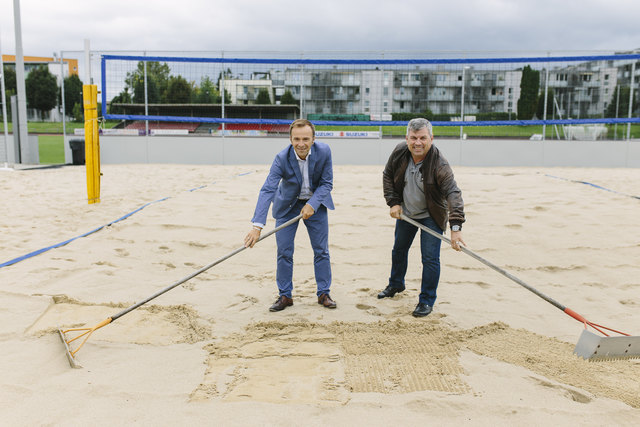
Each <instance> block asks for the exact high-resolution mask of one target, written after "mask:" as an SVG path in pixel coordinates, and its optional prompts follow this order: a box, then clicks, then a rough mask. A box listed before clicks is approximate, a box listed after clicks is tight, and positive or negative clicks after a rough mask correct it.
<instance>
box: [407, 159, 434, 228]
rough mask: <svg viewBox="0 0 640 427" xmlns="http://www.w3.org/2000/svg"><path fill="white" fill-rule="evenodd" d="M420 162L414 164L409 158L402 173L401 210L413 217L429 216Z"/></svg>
mask: <svg viewBox="0 0 640 427" xmlns="http://www.w3.org/2000/svg"><path fill="white" fill-rule="evenodd" d="M421 166H422V162H420V163H418V164H415V163H414V162H413V160H409V164H408V165H407V170H406V171H405V173H404V189H403V190H402V212H403V213H404V214H405V215H406V216H408V217H409V218H413V219H422V218H426V217H428V216H429V211H428V210H427V201H426V199H425V198H424V181H423V178H422V172H421V171H420V167H421Z"/></svg>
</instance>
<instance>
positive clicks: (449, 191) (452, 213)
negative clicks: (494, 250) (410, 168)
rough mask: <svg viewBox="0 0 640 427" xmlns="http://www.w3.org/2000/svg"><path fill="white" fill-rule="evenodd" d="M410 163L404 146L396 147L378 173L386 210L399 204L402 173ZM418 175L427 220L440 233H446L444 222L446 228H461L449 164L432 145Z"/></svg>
mask: <svg viewBox="0 0 640 427" xmlns="http://www.w3.org/2000/svg"><path fill="white" fill-rule="evenodd" d="M410 161H413V160H412V159H411V152H409V147H407V143H406V142H402V143H400V144H398V145H397V146H396V148H394V150H393V152H392V153H391V155H390V156H389V160H388V161H387V164H386V166H385V167H384V172H383V173H382V187H383V190H384V198H385V199H386V201H387V205H389V207H391V206H395V205H401V204H402V190H403V188H404V173H405V171H406V169H407V165H408V164H409V162H410ZM420 171H421V172H422V176H423V179H424V195H425V198H426V200H427V210H428V211H429V215H431V218H433V220H434V221H435V222H436V224H438V225H439V226H440V228H441V229H442V230H443V231H444V230H446V229H447V220H449V224H450V225H462V223H463V222H464V221H465V218H464V202H463V201H462V192H461V191H460V189H459V188H458V185H457V184H456V181H455V179H454V177H453V171H452V170H451V166H449V162H447V159H445V158H444V157H443V156H441V155H440V151H439V150H438V149H437V148H436V146H435V145H432V146H431V148H430V149H429V151H428V152H427V157H425V159H424V161H423V162H422V167H421V168H420ZM447 211H448V215H447Z"/></svg>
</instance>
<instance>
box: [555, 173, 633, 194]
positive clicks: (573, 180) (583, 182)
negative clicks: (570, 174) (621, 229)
mask: <svg viewBox="0 0 640 427" xmlns="http://www.w3.org/2000/svg"><path fill="white" fill-rule="evenodd" d="M545 176H548V177H549V178H554V179H560V180H562V181H568V182H573V183H576V184H584V185H589V186H591V187H594V188H597V189H598V190H604V191H608V192H610V193H615V194H620V195H622V196H627V197H631V198H634V199H638V200H640V196H634V195H633V194H627V193H621V192H619V191H615V190H611V189H609V188H606V187H603V186H601V185H598V184H593V183H591V182H588V181H579V180H575V179H568V178H563V177H561V176H555V175H549V174H545Z"/></svg>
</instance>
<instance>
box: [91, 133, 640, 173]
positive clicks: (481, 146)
mask: <svg viewBox="0 0 640 427" xmlns="http://www.w3.org/2000/svg"><path fill="white" fill-rule="evenodd" d="M322 141H323V142H326V143H328V144H329V145H330V146H331V150H332V153H333V162H334V164H336V165H345V164H350V165H383V164H384V163H385V162H386V160H387V158H388V156H389V153H391V150H393V147H394V146H395V145H396V144H398V143H400V142H402V141H403V139H402V138H397V139H396V138H394V139H338V138H327V139H324V140H322ZM288 144H289V140H288V139H286V138H259V137H227V138H221V137H180V136H149V137H134V136H101V137H100V155H101V162H102V163H103V164H118V163H120V164H122V163H178V164H202V165H208V164H227V165H236V164H270V163H271V161H272V160H273V156H274V155H275V154H276V153H277V152H278V151H279V150H281V149H282V148H284V147H286V146H287V145H288ZM435 144H436V146H437V147H438V148H439V149H440V150H441V151H442V152H443V153H444V155H445V157H446V158H447V159H448V160H449V162H450V163H451V164H452V165H460V166H535V167H554V166H566V167H603V168H617V167H633V168H637V167H640V141H639V140H633V141H630V142H626V141H528V140H463V141H460V140H457V139H441V140H438V139H436V140H435Z"/></svg>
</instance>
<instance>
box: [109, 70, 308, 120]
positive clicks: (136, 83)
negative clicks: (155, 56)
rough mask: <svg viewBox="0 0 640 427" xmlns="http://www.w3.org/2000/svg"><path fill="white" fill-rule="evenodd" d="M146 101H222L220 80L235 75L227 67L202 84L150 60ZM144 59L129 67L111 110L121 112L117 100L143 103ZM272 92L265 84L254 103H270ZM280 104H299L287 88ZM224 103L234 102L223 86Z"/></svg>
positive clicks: (174, 102)
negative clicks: (175, 73) (132, 68)
mask: <svg viewBox="0 0 640 427" xmlns="http://www.w3.org/2000/svg"><path fill="white" fill-rule="evenodd" d="M146 74H147V103H148V104H220V103H222V95H221V94H220V90H219V89H218V88H219V87H220V81H221V80H222V78H223V77H224V78H225V79H233V78H235V77H234V76H233V74H232V71H231V69H226V70H224V71H221V72H220V73H219V74H218V78H217V79H216V81H215V82H214V80H212V79H211V77H209V76H204V77H203V78H202V79H201V80H200V84H199V85H198V84H196V83H195V82H193V81H191V82H190V81H187V79H185V78H184V77H182V76H175V75H171V70H170V68H169V65H167V64H166V63H160V62H155V61H148V62H147V70H146ZM144 75H145V70H144V62H142V61H140V62H138V64H137V66H136V69H135V70H134V71H129V72H128V73H127V75H126V78H125V81H124V83H125V85H124V89H123V90H122V91H121V92H120V93H119V94H118V95H116V96H115V97H113V99H112V100H111V107H110V109H109V112H110V113H112V114H119V113H122V112H123V110H122V108H121V107H120V106H117V105H114V104H144V102H145V93H144V80H145V79H144ZM271 98H272V97H271V94H270V93H269V90H268V89H266V88H262V89H260V90H259V91H258V94H257V95H256V99H255V104H261V105H265V104H271V103H272V102H271ZM280 102H281V104H296V103H297V101H296V100H295V99H294V97H293V94H292V93H291V91H288V90H287V91H286V92H285V93H284V94H283V96H282V98H281V101H280ZM224 103H225V104H231V95H230V94H229V92H228V91H227V90H226V89H225V90H224Z"/></svg>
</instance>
